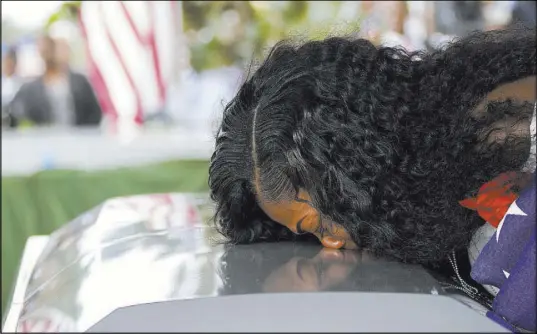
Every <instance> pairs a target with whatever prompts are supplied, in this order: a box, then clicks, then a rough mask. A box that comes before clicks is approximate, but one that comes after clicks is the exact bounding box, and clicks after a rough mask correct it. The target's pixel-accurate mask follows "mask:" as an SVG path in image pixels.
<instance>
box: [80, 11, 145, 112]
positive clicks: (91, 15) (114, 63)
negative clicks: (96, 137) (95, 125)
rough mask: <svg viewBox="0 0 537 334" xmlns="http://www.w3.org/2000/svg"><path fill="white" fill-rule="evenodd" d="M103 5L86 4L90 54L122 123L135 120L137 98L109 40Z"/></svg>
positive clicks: (85, 14)
mask: <svg viewBox="0 0 537 334" xmlns="http://www.w3.org/2000/svg"><path fill="white" fill-rule="evenodd" d="M100 3H101V2H100V1H84V2H82V7H81V18H82V22H83V24H84V26H85V29H86V33H87V43H88V47H89V50H88V52H89V53H91V58H92V59H93V61H94V62H95V66H97V68H99V70H100V72H101V75H102V77H103V80H104V82H105V84H106V88H107V89H108V93H109V96H110V99H111V101H110V102H111V103H112V104H113V106H114V108H115V111H116V113H117V118H118V121H119V120H120V119H122V118H132V119H134V117H135V114H136V96H135V94H134V92H133V91H132V89H129V87H130V85H129V82H128V79H127V77H126V75H125V74H124V73H123V70H122V69H121V64H120V63H119V60H118V59H117V58H116V57H115V56H114V52H113V50H112V47H111V45H110V43H109V41H108V38H107V37H106V30H105V26H104V25H103V24H102V20H101V16H100V13H99V6H100Z"/></svg>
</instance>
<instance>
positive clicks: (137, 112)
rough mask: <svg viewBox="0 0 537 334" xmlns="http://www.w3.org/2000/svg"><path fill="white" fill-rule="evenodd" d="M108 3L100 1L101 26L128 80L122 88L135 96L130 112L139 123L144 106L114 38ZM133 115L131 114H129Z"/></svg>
mask: <svg viewBox="0 0 537 334" xmlns="http://www.w3.org/2000/svg"><path fill="white" fill-rule="evenodd" d="M107 3H108V2H107V1H100V2H99V4H100V6H99V14H100V19H101V24H102V25H103V26H104V30H105V33H106V39H107V40H108V42H109V43H110V48H111V50H112V52H113V56H114V58H115V59H117V60H118V63H119V65H120V68H121V70H122V73H123V75H124V76H125V78H126V79H127V82H128V86H124V87H122V88H123V89H127V88H130V90H131V91H132V94H133V95H134V100H135V109H134V110H129V112H132V115H134V119H135V120H136V122H139V120H141V118H142V104H141V101H140V95H139V94H138V91H137V90H136V84H135V83H134V79H133V78H132V73H131V72H130V71H129V69H128V68H127V65H126V64H125V59H124V58H123V57H121V51H120V50H119V48H118V46H117V45H116V43H115V41H114V38H113V37H112V30H113V29H114V24H113V22H114V21H110V20H107V15H106V13H107V11H108V9H107V8H109V7H108V6H107ZM129 115H131V114H129Z"/></svg>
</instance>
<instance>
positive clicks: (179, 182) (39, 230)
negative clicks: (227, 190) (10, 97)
mask: <svg viewBox="0 0 537 334" xmlns="http://www.w3.org/2000/svg"><path fill="white" fill-rule="evenodd" d="M207 175H208V162H207V161H198V160H188V161H171V162H166V163H162V164H158V165H150V166H143V167H136V168H120V169H114V170H106V171H95V172H84V171H73V170H49V171H43V172H39V173H37V174H35V175H31V176H27V177H2V318H3V315H4V310H5V309H6V302H7V301H8V300H9V298H10V297H11V296H10V294H11V293H12V284H13V281H14V279H15V275H16V271H17V270H18V265H19V261H20V258H21V255H22V251H23V249H24V245H25V242H26V239H27V238H28V237H29V236H31V235H39V234H50V233H51V232H53V231H54V230H56V229H57V228H58V227H60V226H62V225H63V224H65V223H67V222H69V221H70V220H72V219H73V218H75V217H77V216H78V215H79V214H81V213H82V212H84V211H87V210H89V209H91V208H93V207H95V206H96V205H98V204H100V203H102V202H103V201H105V200H106V199H108V198H110V197H115V196H127V195H135V194H146V193H160V192H204V191H207V190H208V186H207Z"/></svg>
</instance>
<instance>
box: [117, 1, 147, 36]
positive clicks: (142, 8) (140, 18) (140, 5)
mask: <svg viewBox="0 0 537 334" xmlns="http://www.w3.org/2000/svg"><path fill="white" fill-rule="evenodd" d="M120 3H121V6H122V7H123V10H124V11H125V12H127V14H128V15H129V17H130V18H131V19H132V22H133V24H134V27H135V28H136V31H135V34H136V35H138V36H139V37H140V38H141V39H140V41H144V42H145V41H146V40H147V36H148V35H149V30H150V28H149V17H148V15H147V11H148V8H147V7H148V4H147V1H120Z"/></svg>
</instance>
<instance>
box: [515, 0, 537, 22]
mask: <svg viewBox="0 0 537 334" xmlns="http://www.w3.org/2000/svg"><path fill="white" fill-rule="evenodd" d="M536 11H537V4H536V1H515V2H514V4H513V12H512V17H511V21H512V22H513V23H521V24H523V25H526V26H529V27H534V28H535V25H536V24H537V23H536V20H537V13H536Z"/></svg>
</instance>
